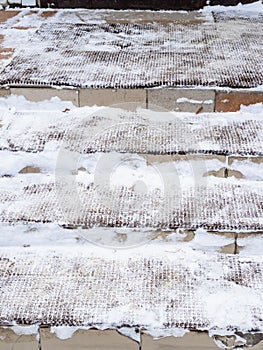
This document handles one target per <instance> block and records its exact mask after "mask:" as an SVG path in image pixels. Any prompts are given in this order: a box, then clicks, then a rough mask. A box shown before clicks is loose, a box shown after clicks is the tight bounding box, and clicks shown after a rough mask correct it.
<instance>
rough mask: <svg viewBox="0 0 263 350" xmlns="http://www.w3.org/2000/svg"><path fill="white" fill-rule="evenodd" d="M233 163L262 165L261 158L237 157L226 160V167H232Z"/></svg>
mask: <svg viewBox="0 0 263 350" xmlns="http://www.w3.org/2000/svg"><path fill="white" fill-rule="evenodd" d="M234 161H239V162H242V161H249V162H252V163H255V164H261V163H263V157H238V156H231V157H229V158H228V165H232V164H233V162H234Z"/></svg>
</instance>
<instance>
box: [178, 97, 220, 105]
mask: <svg viewBox="0 0 263 350" xmlns="http://www.w3.org/2000/svg"><path fill="white" fill-rule="evenodd" d="M176 102H177V103H193V104H199V105H200V104H205V105H209V104H212V103H214V101H213V100H205V101H202V100H193V99H189V98H186V97H181V98H178V99H177V100H176Z"/></svg>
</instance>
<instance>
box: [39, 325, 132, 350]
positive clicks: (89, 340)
mask: <svg viewBox="0 0 263 350" xmlns="http://www.w3.org/2000/svg"><path fill="white" fill-rule="evenodd" d="M40 338H41V350H54V349H56V350H68V349H72V350H75V349H77V350H94V349H96V350H124V349H125V350H139V344H138V343H137V342H135V341H134V340H132V339H130V338H128V337H125V336H123V335H121V334H119V333H118V332H117V331H115V330H105V331H100V330H78V331H76V332H75V333H74V334H73V336H72V337H71V338H69V339H65V340H61V339H59V338H57V337H56V335H55V334H52V333H50V329H49V328H42V329H41V330H40Z"/></svg>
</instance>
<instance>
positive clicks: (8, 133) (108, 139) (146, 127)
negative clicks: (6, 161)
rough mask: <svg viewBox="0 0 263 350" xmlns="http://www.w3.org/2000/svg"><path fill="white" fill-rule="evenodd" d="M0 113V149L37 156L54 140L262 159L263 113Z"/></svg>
mask: <svg viewBox="0 0 263 350" xmlns="http://www.w3.org/2000/svg"><path fill="white" fill-rule="evenodd" d="M2 111H3V114H2V117H1V119H2V120H1V126H2V127H1V128H0V150H12V151H26V152H40V151H43V150H44V149H45V147H47V146H48V145H49V144H51V145H54V141H56V142H59V144H60V146H61V150H62V152H63V150H64V151H68V150H69V151H74V152H79V153H93V152H121V153H139V154H216V155H234V156H238V155H242V156H261V155H262V142H263V121H262V118H261V115H262V112H261V113H255V114H253V113H251V112H249V111H247V112H239V113H226V114H224V113H208V114H202V115H195V114H180V113H169V112H161V111H158V112H156V111H150V110H140V111H137V112H127V111H125V110H123V109H117V108H106V107H105V108H102V109H100V110H97V111H96V109H89V108H88V107H86V108H83V109H73V110H72V111H70V109H68V108H65V110H64V111H53V110H51V111H44V110H40V111H37V112H35V111H24V112H22V111H21V112H14V111H12V112H10V110H7V109H3V110H2ZM32 121H34V123H32ZM17 123H19V128H17V125H18V124H17ZM54 149H57V145H56V146H54Z"/></svg>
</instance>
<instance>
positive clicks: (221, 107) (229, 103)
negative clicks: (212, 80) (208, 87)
mask: <svg viewBox="0 0 263 350" xmlns="http://www.w3.org/2000/svg"><path fill="white" fill-rule="evenodd" d="M260 102H263V92H256V91H253V92H249V91H230V92H224V91H217V92H216V102H215V111H216V112H236V111H239V110H240V106H241V105H245V106H249V105H251V104H255V103H260Z"/></svg>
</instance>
